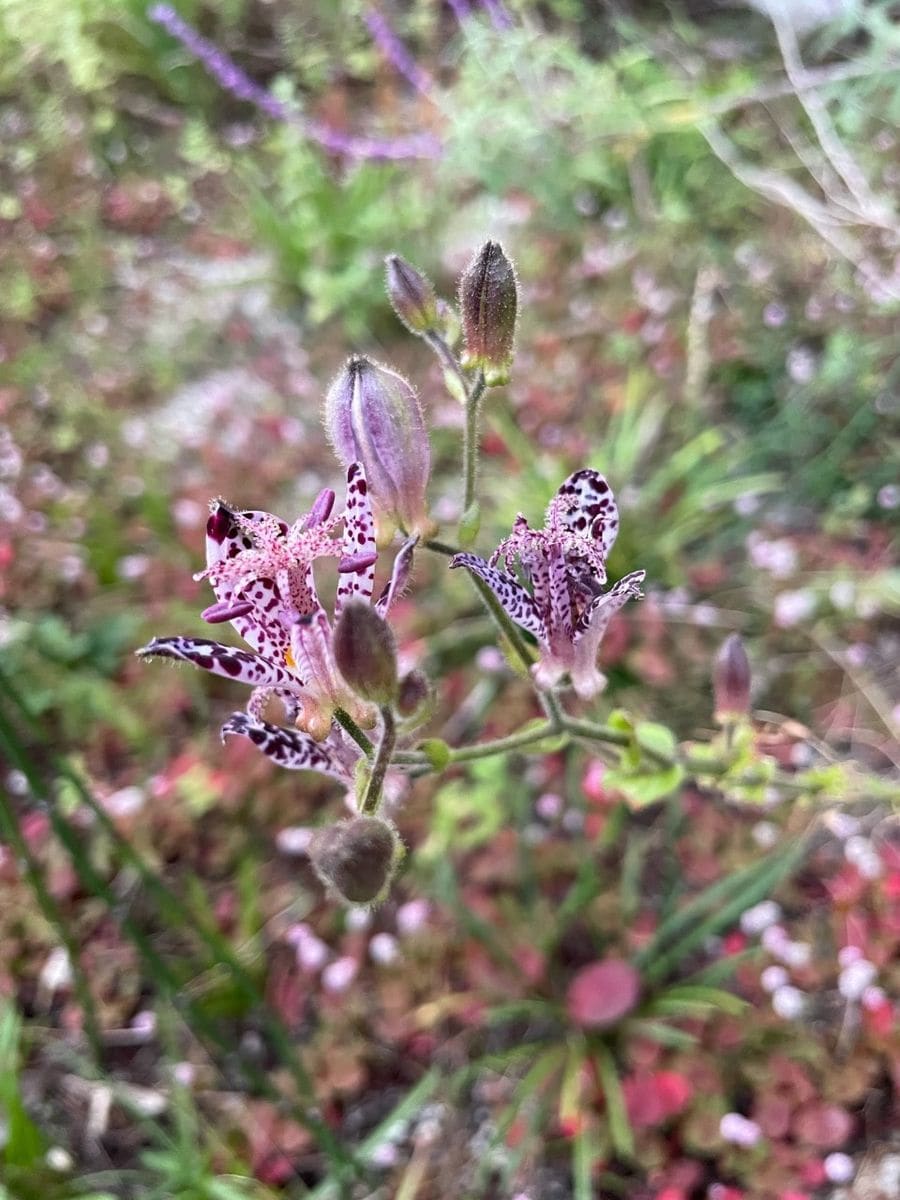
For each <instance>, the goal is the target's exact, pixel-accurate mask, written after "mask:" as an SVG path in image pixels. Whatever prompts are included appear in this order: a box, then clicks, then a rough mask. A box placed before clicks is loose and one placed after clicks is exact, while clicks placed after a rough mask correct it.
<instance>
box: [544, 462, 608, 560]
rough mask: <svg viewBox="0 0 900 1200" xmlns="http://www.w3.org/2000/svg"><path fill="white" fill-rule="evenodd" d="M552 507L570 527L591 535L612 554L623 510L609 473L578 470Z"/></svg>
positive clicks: (575, 530) (587, 468)
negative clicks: (620, 511) (610, 482)
mask: <svg viewBox="0 0 900 1200" xmlns="http://www.w3.org/2000/svg"><path fill="white" fill-rule="evenodd" d="M551 508H552V509H553V510H554V511H555V512H556V513H557V514H558V519H559V520H560V521H561V522H562V524H563V525H565V527H566V528H567V529H570V530H571V531H572V532H573V533H577V534H578V535H579V536H581V537H586V538H590V539H591V540H592V541H593V542H594V543H595V545H596V547H597V549H598V550H599V551H600V554H601V555H602V557H603V558H604V559H605V558H607V557H608V555H609V552H610V550H611V549H612V547H613V543H614V542H615V540H616V534H617V533H618V532H619V510H618V508H617V507H616V499H615V496H614V495H613V491H612V488H611V487H610V486H609V484H608V483H607V481H606V478H605V476H603V475H601V474H600V472H599V471H594V470H592V469H591V468H590V467H585V468H584V469H583V470H581V471H576V472H575V473H574V474H572V475H570V476H569V478H568V479H566V480H565V482H564V483H562V484H561V485H560V488H559V491H558V492H557V493H556V496H555V498H554V500H553V501H552V502H551Z"/></svg>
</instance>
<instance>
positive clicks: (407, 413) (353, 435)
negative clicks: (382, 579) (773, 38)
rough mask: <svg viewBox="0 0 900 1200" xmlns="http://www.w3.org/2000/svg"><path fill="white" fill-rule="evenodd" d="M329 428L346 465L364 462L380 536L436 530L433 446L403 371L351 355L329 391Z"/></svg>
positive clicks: (415, 398) (326, 425)
mask: <svg viewBox="0 0 900 1200" xmlns="http://www.w3.org/2000/svg"><path fill="white" fill-rule="evenodd" d="M325 427H326V430H327V432H328V436H329V437H330V439H331V444H332V446H333V447H334V450H335V453H336V454H337V456H338V458H339V459H340V461H341V462H342V463H343V464H344V466H345V467H349V466H350V464H351V463H354V462H361V463H362V465H363V468H364V470H365V472H366V479H367V481H368V486H369V494H370V496H371V499H372V503H373V506H374V508H375V510H376V515H377V517H378V519H379V524H380V525H381V528H380V529H379V536H380V537H381V538H382V539H384V538H385V534H386V535H387V538H389V537H390V534H391V533H392V531H393V530H392V528H391V527H392V526H397V525H399V526H400V527H401V528H402V529H404V530H405V531H406V532H407V533H426V532H430V530H431V528H432V526H431V523H430V522H429V520H428V517H427V515H426V512H425V489H426V487H427V486H428V476H429V474H430V471H431V450H430V447H429V444H428V434H427V432H426V429H425V421H424V418H423V417H422V409H421V408H420V407H419V400H418V397H417V396H416V393H415V392H414V391H413V389H412V387H411V386H410V384H408V383H407V381H406V380H405V379H404V378H403V376H402V375H398V374H397V373H396V371H391V370H390V369H389V368H387V367H382V366H379V365H378V364H377V363H374V362H372V361H371V360H370V359H368V358H364V357H362V356H357V357H354V358H351V359H350V360H349V361H348V363H347V365H346V366H345V367H344V369H343V371H341V373H340V375H338V377H337V379H335V381H334V383H333V384H332V385H331V388H330V390H329V392H328V397H327V399H326V401H325ZM385 523H386V524H387V528H385Z"/></svg>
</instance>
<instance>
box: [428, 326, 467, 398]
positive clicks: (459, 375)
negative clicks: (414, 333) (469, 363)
mask: <svg viewBox="0 0 900 1200" xmlns="http://www.w3.org/2000/svg"><path fill="white" fill-rule="evenodd" d="M425 341H426V342H427V343H428V345H429V346H430V347H431V349H432V350H433V351H434V352H435V354H436V355H437V356H438V358H439V359H440V360H441V362H442V363H443V365H444V367H445V368H446V370H447V371H449V372H450V374H451V375H453V376H454V377H455V378H456V381H457V382H458V383H459V386H460V388H461V389H462V394H463V395H464V396H468V394H469V381H468V380H467V379H466V377H465V375H464V374H463V369H462V367H461V366H460V365H459V360H458V359H457V357H456V355H455V354H454V353H453V351H452V350H451V349H450V347H449V346H448V345H447V342H446V341H445V339H444V338H443V337H441V335H440V334H439V333H428V334H426V335H425Z"/></svg>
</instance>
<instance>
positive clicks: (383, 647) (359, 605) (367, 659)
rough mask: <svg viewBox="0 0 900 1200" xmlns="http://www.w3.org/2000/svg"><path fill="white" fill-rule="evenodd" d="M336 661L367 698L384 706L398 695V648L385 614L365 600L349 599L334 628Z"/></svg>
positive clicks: (357, 690)
mask: <svg viewBox="0 0 900 1200" xmlns="http://www.w3.org/2000/svg"><path fill="white" fill-rule="evenodd" d="M332 645H333V649H334V661H335V662H336V663H337V667H338V670H339V671H340V673H341V674H342V675H343V677H344V679H345V680H346V682H347V684H348V685H349V686H350V687H351V688H352V689H353V691H354V692H356V694H357V695H358V696H361V697H362V699H363V700H368V701H369V702H370V703H372V704H377V705H379V707H383V706H384V705H386V704H391V703H393V701H394V699H395V698H396V695H397V647H396V645H395V644H394V635H393V633H392V632H391V629H390V626H389V625H388V623H387V621H385V619H384V617H380V616H379V615H378V613H377V612H376V611H375V609H374V608H373V607H372V606H371V604H367V603H366V601H364V600H351V601H349V602H348V603H347V604H346V605H345V607H344V609H343V611H342V612H341V615H340V617H339V618H338V622H337V625H336V626H335V630H334V639H333V643H332Z"/></svg>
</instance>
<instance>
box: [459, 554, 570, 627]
mask: <svg viewBox="0 0 900 1200" xmlns="http://www.w3.org/2000/svg"><path fill="white" fill-rule="evenodd" d="M450 566H451V568H453V567H466V568H467V570H469V571H471V572H472V573H473V575H477V576H478V578H479V579H483V580H484V582H485V583H486V584H487V585H488V587H489V588H490V589H491V591H492V592H493V593H494V595H495V596H496V597H497V599H498V600H499V601H500V603H501V604H502V606H503V609H504V611H505V612H506V614H507V616H509V617H510V618H511V619H512V620H513V621H515V623H516V624H517V625H520V626H521V627H522V628H523V629H526V630H527V631H528V632H529V633H533V634H534V636H535V637H536V638H539V639H545V638H546V636H547V634H546V629H545V627H544V622H543V620H542V618H541V615H540V613H539V612H538V609H537V605H536V604H535V602H534V600H533V599H532V598H531V596H530V595H529V594H528V592H526V590H525V588H523V587H522V585H521V584H520V583H519V581H518V580H517V579H514V578H513V577H512V575H508V574H507V573H506V572H505V571H501V570H498V568H496V567H492V566H490V564H489V563H486V562H485V561H484V559H483V558H479V557H478V556H477V555H476V554H457V555H456V556H455V557H454V558H453V559H452V560H451V562H450Z"/></svg>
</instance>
